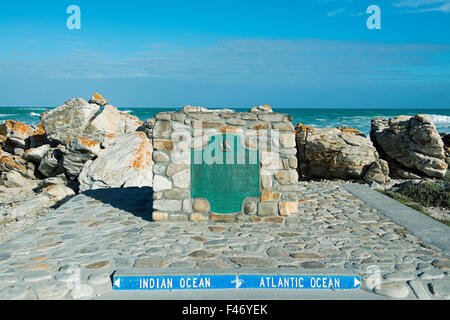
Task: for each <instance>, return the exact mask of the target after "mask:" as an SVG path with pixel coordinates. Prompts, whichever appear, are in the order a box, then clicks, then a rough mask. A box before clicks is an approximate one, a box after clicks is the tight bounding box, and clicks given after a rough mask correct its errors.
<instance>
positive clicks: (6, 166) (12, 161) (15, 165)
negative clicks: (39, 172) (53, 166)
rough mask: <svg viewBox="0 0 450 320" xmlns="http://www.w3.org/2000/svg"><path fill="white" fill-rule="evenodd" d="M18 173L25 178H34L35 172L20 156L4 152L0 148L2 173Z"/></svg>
mask: <svg viewBox="0 0 450 320" xmlns="http://www.w3.org/2000/svg"><path fill="white" fill-rule="evenodd" d="M9 171H16V172H18V173H20V174H21V175H22V176H24V177H25V178H30V179H32V178H34V174H33V170H32V169H30V166H28V165H27V163H26V161H25V160H23V159H22V158H21V157H19V156H15V155H12V154H10V153H8V152H6V151H3V150H2V149H1V147H0V172H9Z"/></svg>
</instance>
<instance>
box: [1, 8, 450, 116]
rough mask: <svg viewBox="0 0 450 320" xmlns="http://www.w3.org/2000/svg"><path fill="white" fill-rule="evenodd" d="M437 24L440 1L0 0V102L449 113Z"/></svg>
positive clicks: (448, 61) (448, 15)
mask: <svg viewBox="0 0 450 320" xmlns="http://www.w3.org/2000/svg"><path fill="white" fill-rule="evenodd" d="M73 4H75V5H78V6H79V7H80V9H81V30H69V29H68V28H67V27H66V20H67V18H68V17H69V14H67V13H66V8H67V7H68V6H69V5H73ZM374 4H375V5H378V6H379V7H380V9H381V30H369V29H368V28H367V26H366V20H367V19H368V17H369V16H370V14H367V13H366V9H367V7H368V6H369V5H374ZM449 31H450V0H386V1H375V0H372V1H365V0H359V1H357V0H355V1H351V0H341V1H340V0H303V1H299V0H297V1H283V0H279V1H264V0H260V1H243V0H241V1H234V0H228V1H218V0H216V1H214V0H209V1H195V0H191V1H186V0H185V1H142V0H128V1H120V0H116V1H106V0H99V1H91V0H80V1H75V0H71V1H65V0H54V1H51V0H47V1H2V2H1V4H0V43H1V47H0V48H1V50H0V105H3V106H11V105H14V106H49V107H54V106H57V105H59V104H61V103H63V102H64V101H65V100H67V99H68V98H72V97H78V96H82V97H85V98H89V97H90V95H91V94H92V93H93V92H97V91H98V92H101V93H102V94H103V95H104V96H105V97H107V98H108V99H109V100H110V101H111V102H112V103H113V104H114V105H116V106H118V107H124V108H126V107H180V106H183V105H186V104H191V105H202V106H207V107H235V108H238V107H249V106H253V105H260V104H270V105H272V106H274V107H280V108H302V107H305V108H311V107H312V108H319V107H327V108H329V107H335V108H357V107H366V108H378V107H388V108H392V107H406V108H407V107H410V108H413V107H423V108H425V107H444V108H450V32H449Z"/></svg>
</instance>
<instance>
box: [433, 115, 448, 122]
mask: <svg viewBox="0 0 450 320" xmlns="http://www.w3.org/2000/svg"><path fill="white" fill-rule="evenodd" d="M429 116H430V117H431V119H433V121H434V123H450V116H444V115H440V114H429Z"/></svg>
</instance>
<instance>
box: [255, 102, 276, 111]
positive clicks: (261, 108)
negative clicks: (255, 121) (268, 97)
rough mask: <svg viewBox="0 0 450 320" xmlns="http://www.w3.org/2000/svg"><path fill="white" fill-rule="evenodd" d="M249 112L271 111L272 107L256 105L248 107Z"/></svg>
mask: <svg viewBox="0 0 450 320" xmlns="http://www.w3.org/2000/svg"><path fill="white" fill-rule="evenodd" d="M250 112H273V110H272V108H271V107H270V106H269V105H267V104H265V105H263V106H257V107H253V108H251V109H250Z"/></svg>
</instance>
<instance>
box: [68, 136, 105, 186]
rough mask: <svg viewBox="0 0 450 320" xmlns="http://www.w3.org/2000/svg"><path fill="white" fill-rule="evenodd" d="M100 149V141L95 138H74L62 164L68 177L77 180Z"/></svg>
mask: <svg viewBox="0 0 450 320" xmlns="http://www.w3.org/2000/svg"><path fill="white" fill-rule="evenodd" d="M100 150H101V149H100V143H99V142H97V141H95V140H91V139H87V138H77V139H75V140H72V141H71V142H70V143H69V144H68V146H67V150H66V151H65V152H64V155H63V159H62V164H61V166H62V167H63V169H64V171H65V173H66V175H67V176H68V178H69V179H71V180H75V179H76V178H77V177H78V175H79V174H80V172H81V170H82V169H83V166H84V164H85V163H86V162H87V161H89V160H91V159H93V158H95V157H96V156H97V155H98V153H99V152H100Z"/></svg>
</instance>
